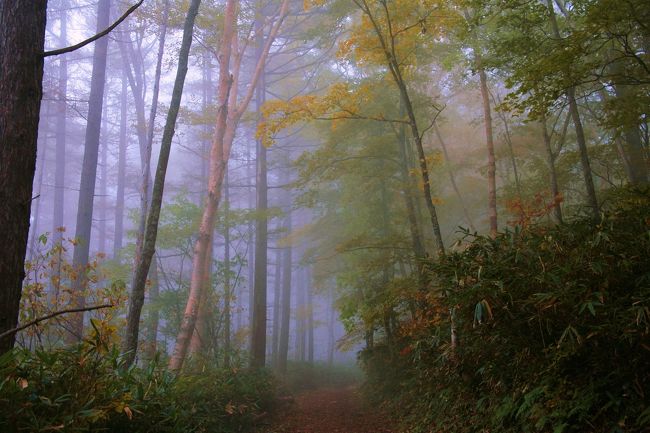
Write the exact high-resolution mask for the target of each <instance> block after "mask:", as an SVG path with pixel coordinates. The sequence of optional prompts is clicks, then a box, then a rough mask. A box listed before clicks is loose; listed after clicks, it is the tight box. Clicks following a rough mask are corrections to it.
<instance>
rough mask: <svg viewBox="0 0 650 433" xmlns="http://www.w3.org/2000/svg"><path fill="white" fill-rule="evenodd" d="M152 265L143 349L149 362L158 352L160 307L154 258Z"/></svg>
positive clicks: (156, 265) (156, 267) (158, 284)
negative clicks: (144, 346) (144, 345)
mask: <svg viewBox="0 0 650 433" xmlns="http://www.w3.org/2000/svg"><path fill="white" fill-rule="evenodd" d="M152 265H153V266H151V268H150V269H149V276H150V280H151V288H150V289H149V304H148V305H149V315H148V317H147V331H146V336H147V343H146V348H145V358H146V359H149V360H151V359H154V357H155V356H156V351H157V350H158V324H159V322H160V310H159V309H160V307H159V306H158V297H159V296H160V283H159V280H158V263H157V262H156V258H155V257H154V258H153V263H152Z"/></svg>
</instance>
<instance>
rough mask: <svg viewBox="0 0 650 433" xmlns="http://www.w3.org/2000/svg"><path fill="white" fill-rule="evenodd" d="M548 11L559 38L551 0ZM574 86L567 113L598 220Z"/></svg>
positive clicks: (571, 88)
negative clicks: (572, 126)
mask: <svg viewBox="0 0 650 433" xmlns="http://www.w3.org/2000/svg"><path fill="white" fill-rule="evenodd" d="M546 1H547V6H548V11H549V15H550V20H551V27H552V28H553V34H554V36H555V37H556V38H557V39H561V38H562V35H561V34H560V28H559V27H558V24H557V19H556V17H555V10H554V9H553V0H546ZM575 95H576V90H575V87H569V88H568V89H567V91H566V97H567V100H568V101H569V113H570V115H571V119H572V120H573V125H574V128H575V132H576V141H577V143H578V151H579V153H580V163H581V166H582V176H583V178H584V181H585V189H586V191H587V205H588V206H589V208H590V209H591V215H592V217H593V218H594V220H598V217H599V207H598V198H597V197H596V188H595V187H594V178H593V175H592V173H591V163H590V162H589V153H588V151H587V141H586V139H585V132H584V129H583V127H582V120H581V119H580V112H579V110H578V103H577V102H576V96H575Z"/></svg>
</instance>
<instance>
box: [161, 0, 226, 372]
mask: <svg viewBox="0 0 650 433" xmlns="http://www.w3.org/2000/svg"><path fill="white" fill-rule="evenodd" d="M236 8H237V0H228V1H227V3H226V10H225V13H224V27H223V36H222V38H223V39H222V44H221V50H220V53H219V62H220V64H219V88H218V97H217V103H218V104H219V105H218V107H219V108H218V112H217V122H216V127H215V136H214V139H213V142H212V147H211V151H210V175H209V181H208V196H207V199H206V204H205V208H204V210H203V215H202V217H201V225H200V227H199V237H198V239H197V240H196V244H195V245H194V258H193V264H192V277H191V279H190V292H189V296H188V299H187V305H186V306H185V312H184V314H183V320H182V322H181V329H180V331H179V333H178V336H177V337H176V345H175V346H174V352H173V354H172V357H171V358H170V360H169V369H170V370H172V371H178V370H180V369H181V367H182V366H183V362H184V361H185V357H186V355H187V351H188V346H189V343H190V339H191V337H192V334H193V332H194V327H195V325H196V317H197V314H198V309H199V301H200V299H201V291H202V290H201V289H202V286H203V283H204V281H205V275H204V273H205V265H204V264H205V259H206V255H207V254H208V250H209V245H210V244H211V243H212V235H213V230H214V219H215V215H216V211H217V207H218V203H219V199H220V196H221V183H222V182H223V176H224V174H225V169H226V167H227V161H228V156H229V153H230V149H229V148H226V147H225V144H226V137H225V135H226V127H227V123H228V122H227V120H228V100H229V97H230V91H231V87H232V79H233V78H232V76H231V75H230V57H231V50H232V42H233V38H234V37H235V33H234V26H235V21H236V16H237V15H236Z"/></svg>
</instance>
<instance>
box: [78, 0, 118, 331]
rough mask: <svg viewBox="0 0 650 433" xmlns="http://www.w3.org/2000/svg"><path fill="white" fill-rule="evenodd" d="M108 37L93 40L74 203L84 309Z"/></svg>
mask: <svg viewBox="0 0 650 433" xmlns="http://www.w3.org/2000/svg"><path fill="white" fill-rule="evenodd" d="M110 6H111V5H110V0H100V1H99V4H98V7H97V32H100V31H102V30H103V29H105V28H106V27H108V26H109V19H110ZM108 40H109V39H108V38H107V37H103V38H101V39H99V40H97V42H95V50H94V53H93V71H92V76H91V79H90V96H89V98H88V122H87V124H86V136H85V140H84V143H85V145H84V158H83V164H82V167H81V184H80V186H79V202H78V204H77V225H76V229H75V238H76V239H77V240H78V243H77V244H76V245H75V248H74V253H73V258H72V265H73V268H74V269H75V271H76V272H77V277H76V278H75V279H74V281H73V283H72V290H73V294H72V296H73V299H72V306H73V307H74V308H83V307H84V306H85V303H86V299H85V297H84V295H83V291H84V288H85V286H86V282H87V275H86V266H87V265H88V256H89V252H90V232H91V228H92V221H93V203H94V199H95V182H96V180H97V159H98V156H99V133H100V128H101V123H102V105H103V102H104V84H105V82H106V57H107V52H108ZM68 319H69V321H70V327H69V331H70V334H71V335H69V338H68V341H69V342H71V343H75V342H78V341H80V340H81V337H82V334H83V321H84V314H83V313H75V314H71V315H70V317H69V318H68Z"/></svg>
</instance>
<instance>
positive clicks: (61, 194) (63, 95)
mask: <svg viewBox="0 0 650 433" xmlns="http://www.w3.org/2000/svg"><path fill="white" fill-rule="evenodd" d="M67 9H68V0H63V1H62V2H61V20H60V25H61V33H60V37H59V43H60V44H61V46H62V47H65V46H67V44H68V11H67ZM57 93H58V95H57V96H58V98H59V101H58V103H57V116H56V117H57V119H56V144H55V146H56V152H55V153H56V155H55V160H56V165H55V167H54V203H53V211H54V214H53V216H52V226H53V227H52V241H53V242H54V243H55V244H57V243H59V242H61V239H62V236H63V233H62V232H61V231H60V230H61V227H63V224H64V222H63V221H64V209H65V202H64V201H65V157H66V153H65V147H66V146H65V144H66V138H67V137H66V122H67V118H66V113H67V106H68V103H67V95H68V58H67V56H65V55H63V56H60V58H59V83H58V89H57Z"/></svg>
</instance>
